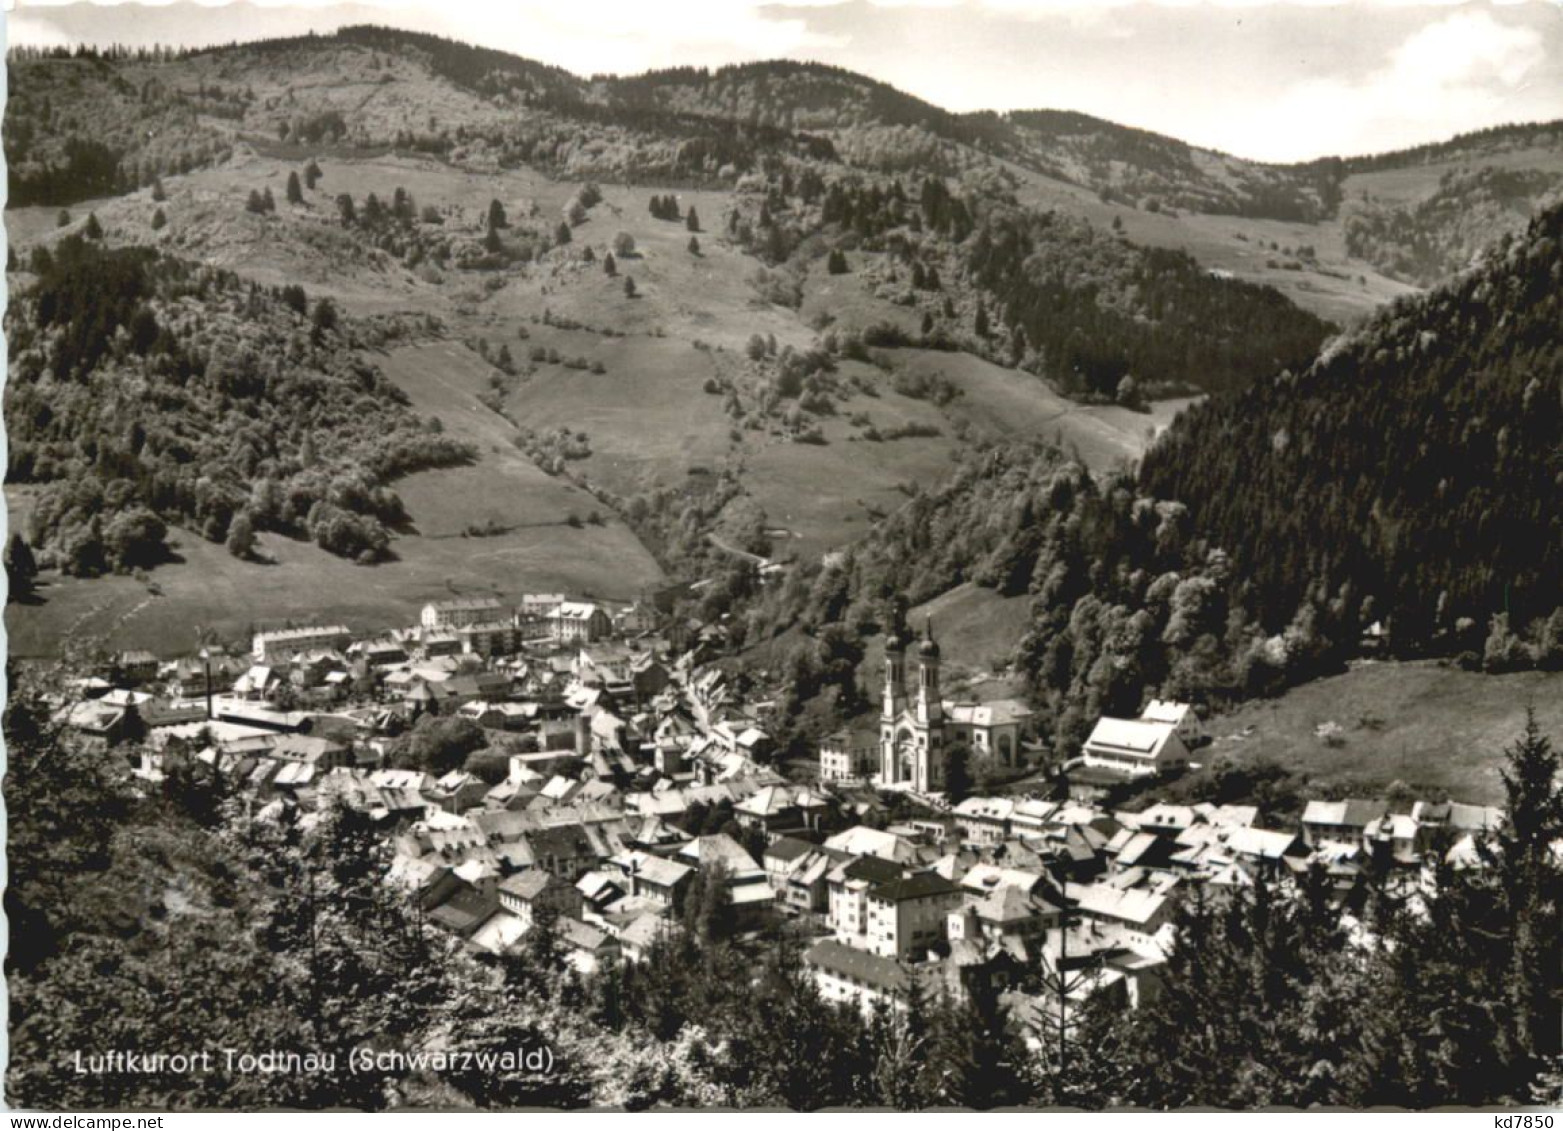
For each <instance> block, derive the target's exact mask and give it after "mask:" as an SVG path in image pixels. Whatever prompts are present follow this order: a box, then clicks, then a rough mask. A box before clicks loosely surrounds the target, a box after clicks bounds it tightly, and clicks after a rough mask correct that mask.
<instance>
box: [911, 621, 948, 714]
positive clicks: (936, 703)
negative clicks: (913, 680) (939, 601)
mask: <svg viewBox="0 0 1563 1131" xmlns="http://www.w3.org/2000/svg"><path fill="white" fill-rule="evenodd" d="M917 660H918V665H917V721H918V722H919V723H921V724H922V725H923V726H925V727H935V726H940V725H942V724H943V722H944V700H943V699H942V698H941V697H940V694H939V642H938V641H937V640H935V639H934V638H933V619H932V618H929V621H928V626H927V628H925V629H924V635H923V642H922V643H921V644H919V645H918V646H917Z"/></svg>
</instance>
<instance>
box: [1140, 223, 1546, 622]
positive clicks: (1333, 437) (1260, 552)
mask: <svg viewBox="0 0 1563 1131" xmlns="http://www.w3.org/2000/svg"><path fill="white" fill-rule="evenodd" d="M1560 237H1563V207H1556V208H1553V209H1552V210H1550V211H1548V212H1545V213H1543V214H1542V215H1541V216H1539V217H1537V219H1536V220H1535V221H1533V222H1532V224H1531V225H1530V227H1529V230H1528V231H1527V232H1526V233H1525V235H1524V237H1523V238H1520V239H1517V240H1511V241H1506V243H1505V244H1504V245H1503V246H1500V247H1499V248H1497V249H1495V251H1494V253H1493V262H1492V263H1491V265H1490V266H1488V267H1487V268H1485V269H1483V270H1481V271H1479V272H1477V273H1475V274H1472V275H1470V276H1468V277H1466V278H1463V279H1461V280H1459V281H1458V282H1456V283H1453V284H1450V285H1448V286H1446V287H1444V288H1443V289H1441V290H1438V291H1435V292H1433V293H1432V294H1430V295H1428V296H1426V297H1425V298H1419V299H1416V300H1413V301H1403V302H1400V303H1396V304H1394V306H1392V307H1391V308H1390V309H1388V310H1386V311H1384V312H1383V313H1382V314H1380V315H1379V316H1378V317H1377V318H1375V319H1374V320H1373V321H1372V322H1371V323H1370V324H1368V325H1367V326H1365V327H1363V328H1362V329H1361V330H1360V331H1358V332H1356V333H1353V334H1351V335H1349V336H1347V337H1346V338H1344V339H1342V340H1340V341H1337V342H1335V343H1334V344H1333V345H1332V346H1331V347H1330V348H1329V349H1328V350H1327V351H1326V352H1325V353H1324V354H1323V355H1322V356H1321V357H1320V358H1319V360H1318V361H1317V362H1316V363H1315V364H1314V365H1313V366H1311V367H1310V368H1309V369H1307V370H1306V371H1304V372H1302V373H1299V374H1297V375H1295V376H1283V377H1282V378H1280V379H1279V380H1276V381H1261V382H1257V383H1256V384H1254V385H1253V386H1252V387H1251V388H1250V389H1248V390H1247V391H1246V392H1243V393H1241V394H1239V395H1237V396H1234V397H1231V398H1225V399H1219V400H1213V401H1211V402H1209V403H1207V404H1206V405H1203V406H1201V407H1198V408H1196V409H1194V410H1192V411H1190V412H1189V413H1188V414H1186V416H1185V417H1184V419H1183V420H1182V421H1180V422H1179V425H1178V426H1177V427H1176V428H1174V429H1173V430H1172V431H1171V432H1170V433H1169V434H1168V435H1167V436H1166V437H1165V439H1164V440H1163V441H1162V442H1161V443H1160V444H1159V445H1157V446H1155V447H1153V448H1152V450H1151V451H1150V452H1149V453H1148V454H1147V456H1146V458H1145V460H1144V465H1143V471H1142V475H1141V485H1142V487H1143V488H1144V489H1145V490H1147V491H1148V492H1149V493H1151V494H1153V495H1155V496H1156V497H1158V498H1173V499H1179V500H1182V501H1183V502H1185V503H1186V504H1187V505H1188V507H1189V516H1190V519H1191V521H1192V523H1193V526H1194V528H1195V529H1196V530H1198V531H1199V534H1200V536H1201V537H1203V538H1206V539H1208V540H1209V542H1210V544H1211V545H1214V546H1220V547H1222V548H1223V549H1225V550H1226V551H1227V552H1228V553H1229V554H1230V555H1231V557H1232V564H1233V567H1234V569H1235V570H1236V571H1237V573H1238V574H1239V575H1241V576H1242V577H1243V578H1244V579H1245V581H1246V582H1247V583H1248V584H1249V585H1250V586H1251V587H1252V590H1253V593H1254V596H1255V598H1256V602H1257V603H1256V604H1255V606H1254V607H1255V609H1256V611H1257V612H1258V613H1259V615H1260V616H1261V618H1262V619H1263V620H1264V621H1265V622H1266V623H1268V624H1271V625H1273V624H1275V623H1276V622H1277V621H1278V619H1279V618H1281V617H1283V616H1286V615H1288V614H1289V613H1290V611H1291V610H1292V609H1294V608H1296V607H1297V605H1298V604H1299V602H1302V601H1305V600H1308V599H1312V600H1315V601H1317V600H1319V599H1321V598H1329V597H1333V596H1335V595H1337V594H1340V593H1341V591H1342V587H1343V586H1347V585H1349V586H1350V588H1351V590H1352V596H1351V599H1352V600H1353V601H1355V602H1358V603H1359V604H1360V603H1362V602H1370V604H1369V607H1368V608H1367V609H1366V610H1365V611H1363V612H1362V613H1361V615H1360V617H1359V620H1360V621H1361V622H1362V623H1364V624H1365V623H1367V622H1370V621H1372V620H1384V621H1385V622H1386V623H1387V624H1388V625H1389V626H1390V627H1391V631H1392V632H1393V634H1394V636H1395V637H1396V639H1397V640H1400V641H1404V642H1405V643H1406V644H1407V645H1408V646H1415V645H1419V644H1426V643H1428V642H1430V641H1431V640H1433V639H1436V638H1439V637H1441V636H1443V635H1444V634H1448V633H1453V634H1455V635H1463V637H1464V638H1465V639H1467V640H1468V639H1469V630H1467V631H1466V632H1465V633H1464V634H1462V633H1461V630H1460V629H1459V627H1458V626H1459V625H1460V623H1461V622H1462V621H1467V622H1472V623H1474V625H1475V626H1476V627H1477V629H1478V630H1479V629H1481V628H1484V627H1485V625H1486V623H1487V620H1488V618H1489V617H1490V616H1493V615H1494V614H1501V613H1507V614H1508V615H1509V617H1510V620H1511V622H1512V624H1513V627H1514V628H1515V629H1520V628H1522V627H1523V626H1525V625H1527V624H1529V623H1530V622H1532V621H1534V620H1536V619H1537V618H1545V617H1547V616H1549V615H1551V614H1552V612H1553V610H1554V609H1555V608H1556V607H1557V605H1558V599H1559V590H1558V584H1557V582H1558V578H1559V577H1563V505H1560V504H1563V448H1560V442H1563V403H1560V394H1563V342H1560V340H1559V336H1558V327H1559V326H1560V325H1563V293H1560V289H1559V284H1560V282H1563V246H1560ZM1555 632H1556V628H1554V634H1555Z"/></svg>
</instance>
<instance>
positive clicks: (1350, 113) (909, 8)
mask: <svg viewBox="0 0 1563 1131" xmlns="http://www.w3.org/2000/svg"><path fill="white" fill-rule="evenodd" d="M8 6H9V7H10V8H11V11H10V12H9V15H8V18H7V35H8V39H9V42H10V43H12V44H42V45H52V44H74V43H78V42H90V43H96V44H100V45H101V44H106V43H115V42H117V43H125V44H131V45H146V44H150V43H154V42H161V43H178V44H182V45H191V46H200V45H206V44H212V43H225V42H229V41H232V40H244V39H253V38H257V37H261V36H273V35H295V34H302V33H304V32H307V31H311V30H313V31H317V32H328V31H330V30H332V29H333V28H336V27H339V26H342V25H344V24H353V23H366V22H372V23H382V24H390V25H394V26H400V27H407V28H413V29H417V30H420V31H430V32H435V33H438V34H441V35H448V36H452V37H454V38H457V39H462V40H466V41H468V42H472V43H480V44H483V45H485V46H489V47H496V48H500V49H502V50H506V51H512V52H515V53H516V54H518V55H523V56H526V57H528V58H532V59H537V60H540V61H542V62H546V63H553V64H556V65H558V66H562V67H565V68H567V69H569V70H571V71H574V72H576V73H577V74H582V75H589V74H597V73H620V74H625V73H637V72H640V71H645V70H649V69H653V68H658V67H667V66H673V65H684V64H688V65H695V66H719V65H721V64H724V63H734V62H748V61H752V60H757V59H773V58H794V59H809V60H815V61H819V62H825V63H832V64H836V65H838V66H843V67H848V68H850V69H852V70H855V71H860V72H863V73H865V74H868V75H871V76H873V77H874V78H877V79H881V80H883V81H885V82H889V83H891V84H893V85H895V86H897V87H900V88H901V89H902V90H906V91H908V92H910V93H912V94H916V95H918V96H919V97H921V98H925V99H927V100H928V101H930V102H933V103H936V104H938V105H940V106H944V107H946V108H948V109H951V110H957V111H965V110H976V109H992V110H1013V109H1061V110H1079V111H1083V112H1085V113H1088V114H1094V115H1096V116H1098V117H1102V118H1107V119H1110V120H1112V121H1115V122H1121V123H1123V124H1126V125H1132V126H1138V127H1141V128H1143V129H1150V130H1155V131H1157V132H1158V133H1164V134H1169V135H1171V136H1174V137H1178V138H1182V139H1184V140H1186V141H1189V142H1192V143H1195V144H1197V145H1203V146H1209V147H1211V148H1215V149H1219V150H1223V151H1225V152H1228V153H1234V154H1237V155H1238V156H1242V157H1248V158H1252V159H1256V160H1265V161H1302V160H1309V159H1311V158H1314V157H1321V156H1327V155H1339V156H1350V155H1355V154H1361V153H1374V152H1383V151H1386V150H1391V149H1400V148H1404V147H1407V146H1411V145H1418V144H1422V143H1424V142H1429V141H1437V140H1441V139H1443V138H1446V137H1449V136H1452V135H1453V134H1456V133H1462V132H1465V131H1468V130H1473V129H1480V128H1482V127H1485V126H1491V125H1499V124H1503V123H1506V122H1517V121H1538V120H1550V119H1556V118H1563V0H1519V2H1512V3H1490V2H1488V0H1466V2H1463V3H1462V2H1459V0H1274V2H1263V0H680V2H678V3H672V2H660V3H659V2H653V0H586V2H583V3H570V2H565V0H496V2H486V0H360V2H357V3H352V4H336V3H328V2H324V0H303V2H299V0H294V2H292V3H277V2H273V0H255V2H253V3H251V2H246V3H235V4H217V3H207V2H204V0H203V2H201V3H190V2H188V0H181V2H177V3H160V4H151V3H135V2H123V3H109V4H105V5H101V6H100V5H93V4H85V3H74V4H60V3H57V2H55V0H8Z"/></svg>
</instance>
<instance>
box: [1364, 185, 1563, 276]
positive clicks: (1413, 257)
mask: <svg viewBox="0 0 1563 1131" xmlns="http://www.w3.org/2000/svg"><path fill="white" fill-rule="evenodd" d="M1560 197H1563V173H1558V172H1548V171H1544V170H1540V169H1504V168H1497V167H1494V166H1491V165H1484V166H1482V167H1480V168H1476V169H1471V168H1467V167H1461V168H1458V169H1453V170H1450V171H1449V172H1447V173H1445V174H1444V175H1443V176H1442V177H1440V178H1439V182H1438V188H1437V190H1436V191H1435V192H1434V193H1433V194H1432V195H1431V196H1429V197H1428V198H1427V199H1426V200H1422V201H1418V202H1417V203H1415V204H1412V205H1387V204H1380V203H1378V202H1375V201H1373V200H1371V199H1370V200H1368V201H1365V202H1363V203H1361V204H1356V205H1354V206H1353V209H1352V211H1351V212H1350V214H1349V215H1347V216H1346V220H1345V225H1344V230H1345V233H1346V250H1347V251H1349V252H1350V253H1351V254H1352V255H1355V256H1358V257H1359V258H1361V259H1365V260H1367V261H1368V262H1369V263H1372V264H1373V265H1374V266H1376V267H1378V268H1379V269H1380V270H1381V271H1383V272H1384V273H1385V274H1387V275H1392V276H1394V277H1395V278H1397V279H1405V280H1407V281H1408V282H1413V283H1417V284H1419V285H1421V286H1432V285H1433V284H1435V283H1437V282H1438V281H1439V280H1440V279H1446V278H1448V277H1449V276H1450V275H1453V274H1455V273H1456V272H1458V271H1463V270H1465V269H1466V268H1468V267H1470V266H1471V265H1472V262H1473V261H1474V260H1475V259H1476V257H1477V256H1478V255H1479V254H1480V253H1481V252H1482V251H1483V250H1484V249H1485V248H1486V247H1488V246H1490V245H1491V244H1492V243H1493V242H1495V241H1496V240H1497V239H1498V238H1500V237H1502V236H1506V235H1517V234H1518V233H1520V232H1522V231H1524V229H1525V225H1526V223H1527V222H1528V221H1529V219H1530V217H1531V216H1532V215H1533V214H1534V213H1535V212H1536V210H1537V208H1538V207H1541V206H1544V205H1546V204H1548V203H1552V202H1556V201H1557V200H1558V199H1559V198H1560Z"/></svg>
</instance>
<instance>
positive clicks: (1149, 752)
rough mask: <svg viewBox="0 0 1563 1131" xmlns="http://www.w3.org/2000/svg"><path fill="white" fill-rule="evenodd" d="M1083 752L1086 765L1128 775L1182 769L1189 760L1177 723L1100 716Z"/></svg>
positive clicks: (1134, 775)
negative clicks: (1179, 735)
mask: <svg viewBox="0 0 1563 1131" xmlns="http://www.w3.org/2000/svg"><path fill="white" fill-rule="evenodd" d="M1081 753H1082V754H1083V756H1084V761H1085V764H1086V765H1087V766H1095V767H1097V768H1098V769H1103V770H1111V771H1114V772H1116V773H1121V774H1124V775H1126V776H1129V777H1140V776H1142V775H1145V774H1157V773H1163V772H1165V771H1167V770H1172V769H1179V768H1182V767H1184V766H1187V765H1188V761H1189V751H1188V747H1187V746H1185V745H1184V744H1183V740H1182V739H1181V738H1179V737H1178V728H1177V726H1176V725H1174V724H1173V723H1155V722H1147V721H1146V720H1144V719H1110V718H1102V719H1098V720H1097V723H1096V727H1095V729H1093V730H1092V731H1091V737H1090V738H1088V739H1086V740H1085V748H1084V749H1083V750H1082V751H1081Z"/></svg>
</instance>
